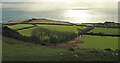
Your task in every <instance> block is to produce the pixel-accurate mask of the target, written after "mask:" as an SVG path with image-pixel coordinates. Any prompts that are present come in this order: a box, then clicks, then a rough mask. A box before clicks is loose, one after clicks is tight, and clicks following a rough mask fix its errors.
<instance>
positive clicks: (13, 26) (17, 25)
mask: <svg viewBox="0 0 120 63" xmlns="http://www.w3.org/2000/svg"><path fill="white" fill-rule="evenodd" d="M5 26H8V27H9V28H11V29H21V28H25V27H31V26H34V25H32V24H16V25H11V26H9V25H5Z"/></svg>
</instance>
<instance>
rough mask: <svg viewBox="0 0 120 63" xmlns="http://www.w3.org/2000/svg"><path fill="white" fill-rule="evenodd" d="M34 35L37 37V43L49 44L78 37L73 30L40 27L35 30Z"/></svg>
mask: <svg viewBox="0 0 120 63" xmlns="http://www.w3.org/2000/svg"><path fill="white" fill-rule="evenodd" d="M32 37H33V38H36V39H35V43H37V44H42V45H49V44H57V43H60V42H65V41H69V40H71V39H74V38H75V37H77V34H75V33H73V32H59V31H51V30H48V29H45V28H41V27H38V28H35V29H34V30H33V33H32Z"/></svg>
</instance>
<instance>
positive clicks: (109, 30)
mask: <svg viewBox="0 0 120 63" xmlns="http://www.w3.org/2000/svg"><path fill="white" fill-rule="evenodd" d="M119 30H120V29H118V28H100V27H95V28H94V29H93V30H91V31H89V32H88V33H91V32H93V33H103V34H111V35H119Z"/></svg>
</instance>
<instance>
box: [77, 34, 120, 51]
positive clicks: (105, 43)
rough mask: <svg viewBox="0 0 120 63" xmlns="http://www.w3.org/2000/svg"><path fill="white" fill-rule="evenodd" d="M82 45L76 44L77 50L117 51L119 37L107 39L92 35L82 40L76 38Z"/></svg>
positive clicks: (107, 37)
mask: <svg viewBox="0 0 120 63" xmlns="http://www.w3.org/2000/svg"><path fill="white" fill-rule="evenodd" d="M77 39H80V40H82V41H84V43H82V44H78V47H79V48H99V49H105V48H111V49H118V39H120V38H119V37H109V36H103V37H102V36H92V35H84V36H83V37H82V38H77Z"/></svg>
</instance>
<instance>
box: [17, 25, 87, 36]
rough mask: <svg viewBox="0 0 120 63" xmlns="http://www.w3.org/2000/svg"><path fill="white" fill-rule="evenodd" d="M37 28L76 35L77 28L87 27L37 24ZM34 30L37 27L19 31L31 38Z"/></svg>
mask: <svg viewBox="0 0 120 63" xmlns="http://www.w3.org/2000/svg"><path fill="white" fill-rule="evenodd" d="M37 27H42V28H46V29H50V30H56V31H64V32H75V33H78V30H77V28H80V29H85V28H87V27H83V26H64V25H41V24H37ZM34 28H36V27H33V28H29V29H23V30H19V31H18V32H19V33H20V34H22V35H24V36H31V35H32V31H33V29H34Z"/></svg>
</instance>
